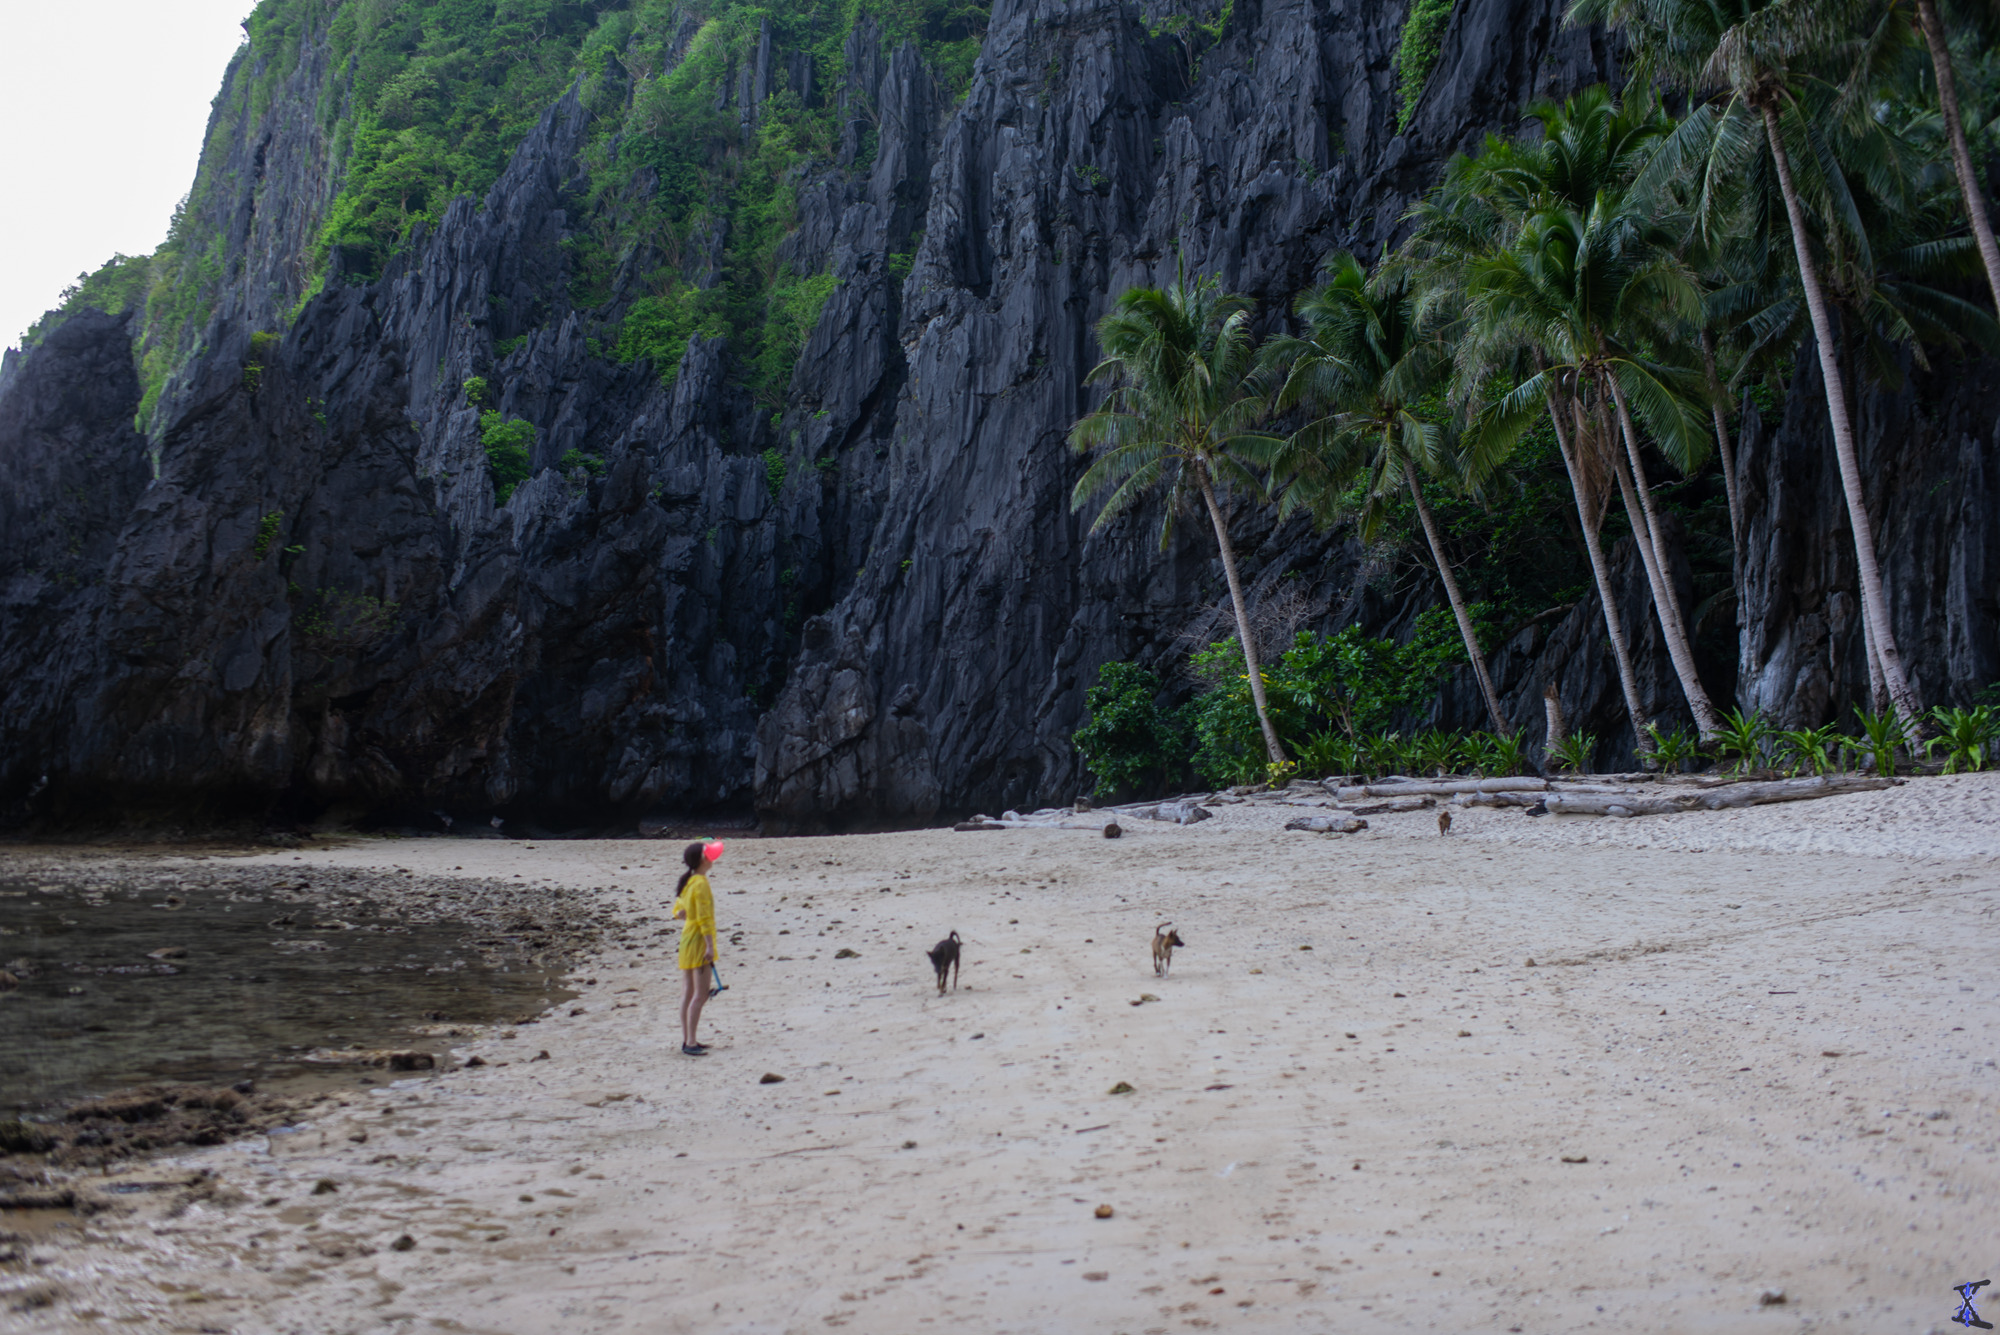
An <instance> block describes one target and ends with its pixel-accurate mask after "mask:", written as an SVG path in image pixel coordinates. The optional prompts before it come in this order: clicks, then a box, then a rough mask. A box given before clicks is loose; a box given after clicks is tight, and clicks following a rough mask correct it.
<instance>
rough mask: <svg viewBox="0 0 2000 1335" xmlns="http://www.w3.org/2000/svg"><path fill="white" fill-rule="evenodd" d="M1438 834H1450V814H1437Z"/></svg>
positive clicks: (1443, 812)
mask: <svg viewBox="0 0 2000 1335" xmlns="http://www.w3.org/2000/svg"><path fill="white" fill-rule="evenodd" d="M1438 833H1439V834H1450V833H1451V813H1450V812H1449V811H1440V812H1438Z"/></svg>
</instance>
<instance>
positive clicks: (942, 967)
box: [924, 932, 958, 996]
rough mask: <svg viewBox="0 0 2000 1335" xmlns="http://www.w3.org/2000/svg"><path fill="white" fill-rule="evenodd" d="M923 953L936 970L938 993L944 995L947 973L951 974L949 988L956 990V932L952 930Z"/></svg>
mask: <svg viewBox="0 0 2000 1335" xmlns="http://www.w3.org/2000/svg"><path fill="white" fill-rule="evenodd" d="M924 953H925V954H926V955H929V956H930V957H931V967H932V968H933V969H936V970H937V976H938V995H939V996H943V995H944V976H945V975H946V974H947V973H948V974H950V975H951V990H952V991H954V992H956V991H958V933H957V932H953V933H952V934H951V935H950V936H948V937H946V938H945V939H944V940H942V941H940V942H938V943H937V944H936V945H934V946H932V947H931V948H930V949H929V950H927V951H925V952H924Z"/></svg>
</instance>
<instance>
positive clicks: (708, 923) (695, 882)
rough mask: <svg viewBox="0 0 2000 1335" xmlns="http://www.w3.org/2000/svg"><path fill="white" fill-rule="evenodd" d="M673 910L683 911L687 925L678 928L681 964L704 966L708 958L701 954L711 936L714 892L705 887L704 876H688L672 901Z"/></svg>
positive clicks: (706, 951) (689, 966) (706, 879)
mask: <svg viewBox="0 0 2000 1335" xmlns="http://www.w3.org/2000/svg"><path fill="white" fill-rule="evenodd" d="M674 912H676V913H686V914H687V925H686V926H685V927H682V928H681V953H680V965H681V967H682V968H683V969H702V968H706V967H707V966H708V961H707V960H705V959H703V958H702V956H704V955H706V954H707V953H708V943H709V941H710V940H712V939H713V938H714V936H715V896H714V895H713V894H712V893H710V891H709V888H708V878H707V877H706V876H701V875H695V876H690V877H688V883H687V886H686V888H684V889H683V890H682V891H681V893H680V898H678V899H676V900H675V901H674Z"/></svg>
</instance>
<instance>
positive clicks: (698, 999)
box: [681, 964, 708, 1044]
mask: <svg viewBox="0 0 2000 1335" xmlns="http://www.w3.org/2000/svg"><path fill="white" fill-rule="evenodd" d="M681 977H682V978H684V979H686V980H687V981H686V987H687V1001H686V1006H687V1018H686V1020H684V1021H683V1022H682V1027H683V1028H684V1029H686V1030H687V1040H686V1041H687V1042H688V1043H689V1044H698V1043H700V1042H701V1040H700V1039H699V1038H697V1037H696V1035H697V1034H698V1033H699V1032H700V1031H701V1008H702V1007H704V1006H706V1005H707V1004H708V966H707V965H706V964H704V965H702V966H701V967H700V968H699V969H683V970H681Z"/></svg>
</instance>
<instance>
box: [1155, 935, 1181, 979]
mask: <svg viewBox="0 0 2000 1335" xmlns="http://www.w3.org/2000/svg"><path fill="white" fill-rule="evenodd" d="M1186 944H1187V942H1185V941H1183V940H1181V934H1180V933H1179V932H1176V931H1175V930H1174V925H1173V924H1172V923H1170V922H1163V923H1161V924H1160V925H1159V926H1158V927H1155V928H1154V929H1153V972H1154V973H1156V974H1158V975H1160V977H1162V978H1164V977H1166V976H1167V970H1169V969H1171V968H1173V967H1174V947H1175V946H1184V945H1186Z"/></svg>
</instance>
